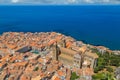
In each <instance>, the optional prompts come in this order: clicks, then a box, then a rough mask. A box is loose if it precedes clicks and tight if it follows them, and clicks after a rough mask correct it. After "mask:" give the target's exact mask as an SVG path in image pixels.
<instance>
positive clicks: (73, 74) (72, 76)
mask: <svg viewBox="0 0 120 80" xmlns="http://www.w3.org/2000/svg"><path fill="white" fill-rule="evenodd" d="M78 78H79V76H77V74H76V73H75V72H73V73H72V75H71V78H70V80H76V79H78Z"/></svg>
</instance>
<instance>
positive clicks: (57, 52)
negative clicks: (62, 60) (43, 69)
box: [52, 43, 60, 60]
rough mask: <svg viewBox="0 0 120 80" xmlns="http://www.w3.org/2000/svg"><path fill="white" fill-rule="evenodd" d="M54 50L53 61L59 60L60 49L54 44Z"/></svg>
mask: <svg viewBox="0 0 120 80" xmlns="http://www.w3.org/2000/svg"><path fill="white" fill-rule="evenodd" d="M52 50H53V59H54V60H58V55H59V52H60V51H59V47H58V46H57V43H54V44H53V46H52Z"/></svg>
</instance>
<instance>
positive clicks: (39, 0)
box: [0, 0, 120, 4]
mask: <svg viewBox="0 0 120 80" xmlns="http://www.w3.org/2000/svg"><path fill="white" fill-rule="evenodd" d="M0 4H120V0H0Z"/></svg>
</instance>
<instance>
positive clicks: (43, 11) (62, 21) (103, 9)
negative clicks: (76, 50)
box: [0, 5, 120, 50]
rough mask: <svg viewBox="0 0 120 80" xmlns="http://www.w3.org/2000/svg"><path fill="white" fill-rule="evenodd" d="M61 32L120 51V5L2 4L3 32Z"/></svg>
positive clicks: (1, 24)
mask: <svg viewBox="0 0 120 80" xmlns="http://www.w3.org/2000/svg"><path fill="white" fill-rule="evenodd" d="M8 31H14V32H52V31H55V32H60V33H63V34H65V35H67V36H71V37H73V38H75V39H76V40H81V41H83V42H85V43H87V44H92V45H101V46H106V47H108V48H110V49H112V50H120V5H0V34H2V33H4V32H8Z"/></svg>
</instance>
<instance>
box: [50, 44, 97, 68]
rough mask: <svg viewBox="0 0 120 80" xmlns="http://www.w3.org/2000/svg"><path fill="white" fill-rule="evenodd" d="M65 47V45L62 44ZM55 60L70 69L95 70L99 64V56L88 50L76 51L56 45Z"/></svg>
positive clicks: (54, 49) (54, 47)
mask: <svg viewBox="0 0 120 80" xmlns="http://www.w3.org/2000/svg"><path fill="white" fill-rule="evenodd" d="M62 45H63V44H62ZM52 49H53V59H54V60H58V61H60V62H62V63H63V64H64V65H65V66H67V67H69V68H87V67H89V68H95V67H96V63H97V58H98V56H97V54H96V53H92V52H90V51H87V50H83V49H80V50H79V51H78V50H77V51H75V50H72V49H68V48H65V47H61V46H58V44H57V43H56V44H54V45H53V47H52Z"/></svg>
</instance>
